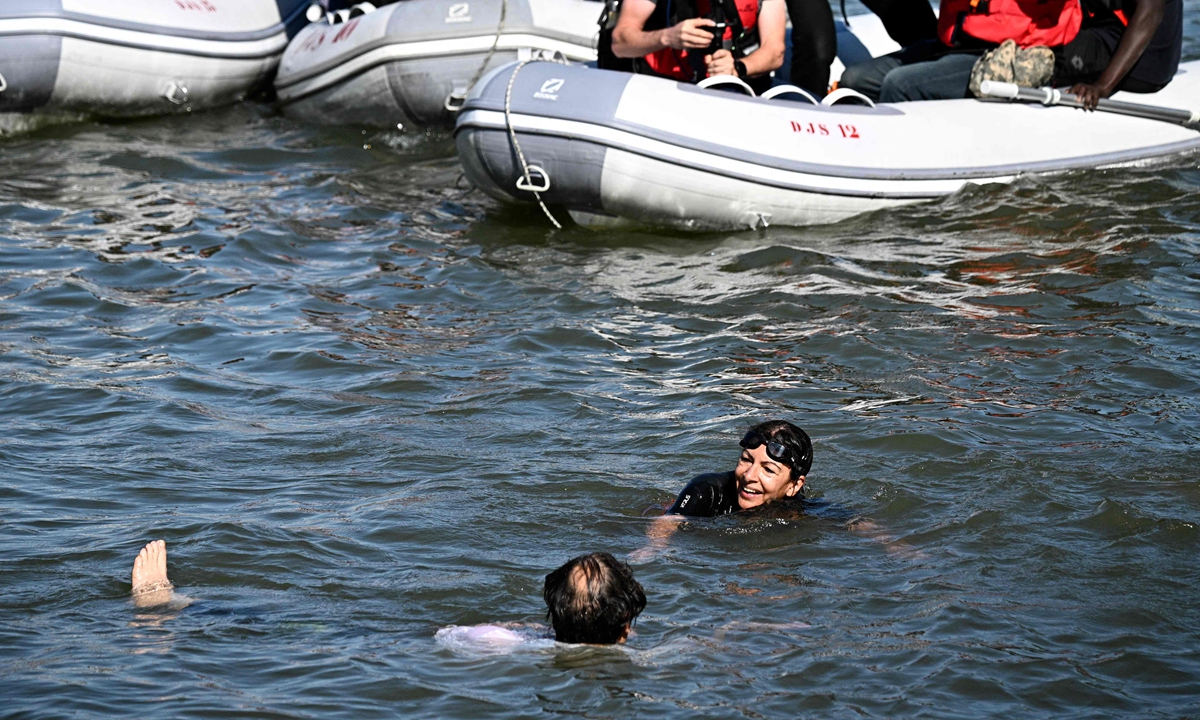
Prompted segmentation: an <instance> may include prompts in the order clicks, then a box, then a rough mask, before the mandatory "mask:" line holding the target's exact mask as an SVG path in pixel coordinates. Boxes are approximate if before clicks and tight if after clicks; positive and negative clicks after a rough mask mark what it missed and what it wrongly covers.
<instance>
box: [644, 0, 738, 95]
mask: <svg viewBox="0 0 1200 720" xmlns="http://www.w3.org/2000/svg"><path fill="white" fill-rule="evenodd" d="M659 2H665V0H659ZM758 2H759V0H736V3H737V9H738V16H739V17H741V19H742V27H743V28H745V29H746V30H753V29H754V28H755V27H757V25H758ZM711 7H712V6H711V5H709V0H696V11H697V12H698V13H699V14H700V15H706V14H708V13H709V12H711ZM668 22H669V21H668ZM732 38H733V29H732V28H725V37H724V38H722V39H723V40H730V39H732ZM687 56H688V51H687V50H676V49H675V48H664V49H662V50H659V51H658V52H652V53H650V54H649V55H647V56H646V57H645V58H644V59H645V61H646V64H647V65H649V66H650V69H651V70H653V71H654V72H656V73H658V74H659V75H665V76H667V77H672V78H675V79H676V80H683V81H684V82H695V81H697V80H701V79H703V78H697V77H694V74H693V71H692V66H691V64H689V63H688V59H687Z"/></svg>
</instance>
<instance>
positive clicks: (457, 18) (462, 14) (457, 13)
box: [446, 3, 471, 23]
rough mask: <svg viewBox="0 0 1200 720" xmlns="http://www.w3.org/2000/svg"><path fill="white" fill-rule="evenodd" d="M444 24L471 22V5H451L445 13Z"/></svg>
mask: <svg viewBox="0 0 1200 720" xmlns="http://www.w3.org/2000/svg"><path fill="white" fill-rule="evenodd" d="M446 22H448V23H465V22H471V5H470V3H454V4H453V5H451V6H450V10H449V12H447V13H446Z"/></svg>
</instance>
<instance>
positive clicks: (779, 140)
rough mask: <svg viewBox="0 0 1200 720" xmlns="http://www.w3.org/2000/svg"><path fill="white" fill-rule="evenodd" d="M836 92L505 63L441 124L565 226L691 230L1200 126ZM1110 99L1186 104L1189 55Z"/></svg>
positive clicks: (1177, 145)
mask: <svg viewBox="0 0 1200 720" xmlns="http://www.w3.org/2000/svg"><path fill="white" fill-rule="evenodd" d="M514 74H516V77H515V78H514V77H513V75H514ZM1010 87H1015V86H1010ZM776 92H778V93H779V94H775V93H776ZM850 92H851V91H838V92H835V93H832V94H831V95H830V96H828V97H827V98H826V99H825V100H824V101H823V102H822V103H821V104H813V102H812V101H811V99H809V98H805V97H802V96H801V95H800V94H799V93H798V92H796V91H791V92H789V91H787V90H786V89H780V88H775V89H773V90H772V91H771V92H770V93H765V94H764V97H748V96H745V95H740V94H733V93H729V92H720V91H718V90H717V89H716V88H702V87H699V86H693V85H687V84H683V83H678V82H674V81H671V80H665V79H661V78H657V77H647V76H641V75H628V74H623V73H616V72H608V71H604V70H596V69H590V68H584V67H571V66H567V65H562V64H557V63H551V62H532V63H526V64H519V63H518V64H512V65H508V66H506V67H503V68H501V69H499V70H497V71H495V72H493V73H492V74H490V75H489V76H487V77H486V78H484V79H483V80H481V81H480V82H479V83H478V84H477V86H476V88H475V90H474V91H472V93H471V94H470V96H469V97H468V98H467V100H466V103H465V104H464V106H463V108H462V111H461V112H460V113H459V115H458V121H457V125H456V128H455V135H456V142H457V147H458V153H459V157H460V158H461V160H462V164H463V168H464V170H465V172H466V175H467V177H468V178H469V179H470V180H471V181H472V182H474V183H475V185H476V186H478V187H479V188H481V189H483V190H484V191H485V192H487V193H488V194H489V195H491V196H492V197H494V198H497V199H499V200H501V201H505V202H513V203H520V202H539V201H542V202H544V203H545V204H546V205H548V206H550V208H551V210H550V212H551V214H553V213H554V210H553V208H555V206H557V207H558V208H559V210H558V212H559V213H561V212H562V211H563V210H565V211H566V212H569V213H570V215H571V217H572V218H574V220H575V221H576V222H577V223H579V224H581V225H589V226H610V225H620V224H625V223H630V222H632V223H637V224H647V225H660V226H671V227H677V228H685V229H696V230H702V229H726V228H739V227H740V228H757V227H763V226H767V225H793V226H797V225H810V224H819V223H829V222H836V221H838V220H841V219H844V218H847V217H850V216H852V215H856V214H858V213H863V212H867V211H871V210H876V209H879V208H886V207H889V206H895V205H900V204H903V203H912V202H917V201H921V200H931V199H935V198H940V197H944V196H946V195H949V194H951V193H954V192H957V191H958V190H959V189H961V188H962V187H963V186H964V185H966V184H968V183H978V184H983V183H1006V182H1010V181H1012V180H1013V179H1014V178H1016V177H1018V176H1021V175H1025V174H1036V173H1058V172H1064V171H1071V170H1078V169H1082V168H1093V167H1101V166H1112V165H1120V164H1125V163H1135V162H1140V161H1146V160H1150V159H1153V158H1159V157H1163V156H1168V155H1173V154H1176V153H1182V152H1187V151H1191V150H1195V149H1200V132H1197V131H1196V130H1195V129H1189V128H1188V127H1184V126H1181V125H1177V124H1171V123H1168V122H1161V121H1157V120H1148V119H1141V118H1135V117H1126V116H1122V115H1116V114H1108V113H1102V112H1092V113H1089V112H1085V111H1082V110H1077V109H1071V108H1067V107H1048V106H1045V105H1042V104H1030V103H1017V102H1007V101H1000V100H975V99H970V100H944V101H932V102H911V103H896V104H880V105H877V106H868V105H863V104H847V103H844V102H841V101H845V100H851V101H856V99H855V98H853V97H846V93H850ZM768 96H770V97H768ZM1114 99H1115V100H1125V101H1131V102H1137V103H1145V104H1152V105H1161V106H1166V107H1174V108H1191V109H1192V110H1195V109H1196V108H1195V106H1196V105H1198V104H1200V62H1190V63H1184V64H1183V65H1182V66H1181V67H1180V70H1179V73H1178V75H1177V76H1176V77H1175V79H1174V81H1173V82H1171V84H1170V85H1168V86H1167V87H1166V88H1164V89H1163V90H1161V91H1159V92H1158V93H1156V94H1153V95H1130V94H1125V93H1118V94H1117V95H1116V96H1115V97H1114ZM856 102H857V101H856ZM863 102H869V101H865V99H863ZM1183 115H1184V116H1185V117H1186V116H1187V113H1183ZM1192 117H1193V118H1196V117H1197V116H1196V114H1195V113H1194V112H1193V113H1192Z"/></svg>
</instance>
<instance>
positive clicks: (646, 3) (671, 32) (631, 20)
mask: <svg viewBox="0 0 1200 720" xmlns="http://www.w3.org/2000/svg"><path fill="white" fill-rule="evenodd" d="M786 29H787V11H786V9H785V6H784V0H623V1H622V3H621V12H620V15H619V16H618V18H617V22H616V26H615V27H614V28H613V31H612V52H613V54H614V55H616V57H618V58H628V59H632V60H633V70H634V72H640V73H647V74H651V75H659V76H663V77H668V78H674V79H676V80H682V81H684V82H693V83H694V82H699V81H701V80H703V79H705V78H707V77H713V76H717V75H730V76H735V77H738V78H741V79H742V80H743V81H746V82H747V83H748V84H749V85H750V86H751V87H753V88H755V89H756V90H765V89H766V88H768V87H770V85H771V77H770V74H771V72H772V71H774V70H776V69H778V68H779V67H780V66H781V65H783V55H784V50H785V41H784V33H785V31H786Z"/></svg>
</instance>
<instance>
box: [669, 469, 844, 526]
mask: <svg viewBox="0 0 1200 720" xmlns="http://www.w3.org/2000/svg"><path fill="white" fill-rule="evenodd" d="M760 509H761V510H763V511H765V512H767V513H768V515H770V516H774V515H775V514H781V516H782V517H791V516H793V515H794V514H800V515H809V516H815V517H819V518H823V519H826V520H833V521H835V522H839V523H846V522H850V521H851V520H853V519H855V518H856V517H858V516H857V515H856V514H855V513H853V512H851V511H850V510H849V509H848V508H846V507H845V506H843V505H838V504H835V503H831V502H829V501H828V500H822V499H815V500H814V499H809V498H806V497H804V496H803V495H802V494H800V493H797V494H796V495H795V496H794V497H790V498H784V499H782V500H777V501H775V502H773V503H770V504H769V505H767V506H764V507H763V508H753V510H751V511H747V512H755V513H757V512H758V511H759V510H760ZM736 512H741V508H740V507H738V502H737V479H736V478H735V476H734V474H733V472H732V471H730V472H723V473H704V474H703V475H697V476H696V477H694V478H692V481H691V482H690V483H688V484H687V487H685V488H684V489H683V492H681V493H679V497H677V498H675V504H674V505H672V506H671V508H670V509H669V510H667V512H666V514H667V515H684V516H687V517H717V516H718V515H730V514H732V513H736Z"/></svg>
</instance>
